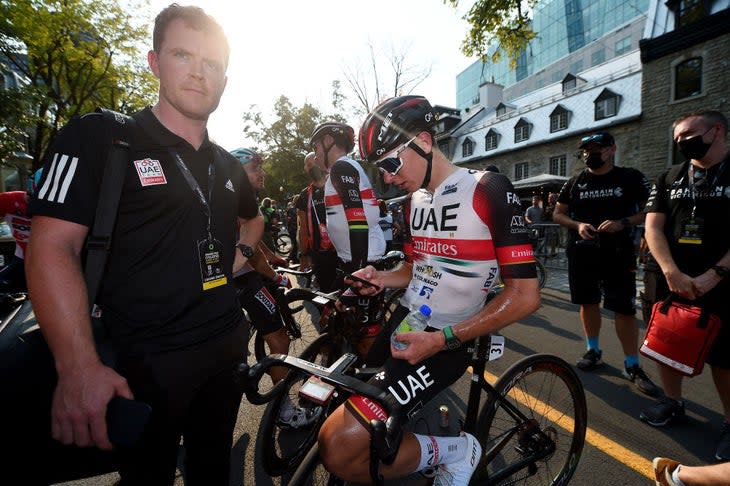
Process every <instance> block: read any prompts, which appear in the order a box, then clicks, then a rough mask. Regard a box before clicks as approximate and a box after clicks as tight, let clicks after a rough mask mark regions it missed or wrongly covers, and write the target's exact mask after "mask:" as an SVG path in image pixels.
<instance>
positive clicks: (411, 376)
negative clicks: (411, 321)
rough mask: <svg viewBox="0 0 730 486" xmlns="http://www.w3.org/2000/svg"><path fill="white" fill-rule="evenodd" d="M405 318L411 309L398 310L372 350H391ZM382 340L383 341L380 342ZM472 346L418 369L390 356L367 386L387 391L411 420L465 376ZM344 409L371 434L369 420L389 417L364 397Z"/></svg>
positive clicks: (403, 415)
mask: <svg viewBox="0 0 730 486" xmlns="http://www.w3.org/2000/svg"><path fill="white" fill-rule="evenodd" d="M406 315H408V309H407V308H406V307H403V306H399V307H398V309H397V310H396V311H395V312H394V313H393V316H392V318H391V319H390V321H389V322H388V323H387V325H386V326H384V329H383V332H382V333H381V334H380V336H379V339H378V340H377V341H376V343H374V344H373V347H375V346H386V345H387V346H390V334H391V332H392V330H393V329H394V328H395V325H396V323H399V322H400V321H401V320H402V319H403V318H405V316H406ZM428 330H430V331H433V332H441V331H440V330H438V329H432V328H427V331H428ZM381 337H383V339H380V338H381ZM470 344H471V343H464V344H463V345H462V346H461V347H459V348H458V349H454V350H445V351H441V352H439V353H436V354H435V355H433V356H431V357H430V358H428V359H426V360H425V361H421V362H420V363H418V364H415V365H411V364H409V363H408V362H407V361H404V360H402V359H395V358H393V357H392V356H390V353H388V357H387V359H386V360H385V363H384V364H383V366H382V367H381V368H380V370H379V371H378V373H376V374H375V375H374V376H373V377H372V378H371V379H370V380H369V381H368V383H369V384H371V385H373V386H375V387H376V388H379V389H381V390H384V391H387V392H388V401H389V402H391V403H392V404H398V405H400V407H401V408H400V409H399V410H400V412H401V414H400V415H401V418H403V419H407V418H410V417H412V416H413V414H415V413H416V412H418V411H419V410H420V409H421V408H422V407H423V406H424V405H425V404H426V403H428V402H429V401H430V400H431V399H433V398H434V397H435V396H436V395H438V393H439V392H441V391H442V390H445V389H446V388H448V387H449V386H451V385H452V384H453V383H454V382H456V380H458V379H459V378H460V377H461V376H462V375H463V374H464V373H465V372H466V368H467V366H468V365H469V361H470V359H471V353H470V352H469V349H468V348H469V347H470ZM371 354H372V350H371ZM345 408H346V409H347V410H348V411H349V412H350V413H352V415H353V416H354V417H355V418H357V419H358V421H360V423H362V424H363V426H364V427H365V428H366V429H368V430H370V420H372V419H378V420H384V419H386V418H387V417H388V414H387V413H386V412H385V409H384V408H383V407H382V406H381V405H380V404H379V403H376V402H374V401H372V400H370V399H368V398H366V397H363V396H361V395H353V396H351V397H350V398H349V399H348V400H347V402H345Z"/></svg>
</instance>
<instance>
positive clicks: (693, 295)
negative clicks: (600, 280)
mask: <svg viewBox="0 0 730 486" xmlns="http://www.w3.org/2000/svg"><path fill="white" fill-rule="evenodd" d="M727 130H728V121H727V118H726V117H725V116H724V115H723V114H722V113H720V112H718V111H712V110H705V111H699V112H694V113H690V114H688V115H685V116H683V117H681V118H679V119H678V120H677V121H676V122H675V123H674V141H675V142H676V143H677V145H678V148H679V151H680V152H681V153H682V154H683V155H684V156H685V158H686V159H687V160H689V162H685V163H684V164H681V165H680V166H675V167H673V168H671V169H669V170H668V171H666V172H665V173H664V174H662V175H661V176H659V178H658V179H657V181H656V183H655V185H654V187H653V188H652V191H651V195H650V197H649V201H648V203H647V206H646V213H647V214H646V233H645V236H646V242H647V244H648V245H649V250H650V255H649V256H648V258H650V259H651V260H652V261H655V262H656V263H658V266H659V267H660V269H661V272H652V273H649V272H647V278H651V277H653V278H654V280H655V282H654V283H655V287H656V293H655V294H654V295H649V296H648V297H649V299H650V302H656V301H658V300H663V299H664V298H665V297H666V296H667V295H669V292H670V291H671V292H672V293H673V294H676V295H678V296H679V297H680V298H682V299H688V300H691V301H696V302H697V304H698V305H700V306H702V307H703V308H704V309H706V310H708V311H709V312H712V313H714V314H716V315H717V316H718V317H720V319H721V320H722V328H721V329H720V333H719V335H718V336H717V338H716V339H715V342H714V344H713V346H712V348H711V349H710V353H709V355H708V357H707V362H708V363H709V364H710V365H711V366H712V377H713V379H714V382H715V387H716V388H717V392H718V394H719V396H720V401H721V402H722V406H723V412H724V416H725V423H724V424H723V427H722V433H721V436H720V441H719V443H718V446H717V451H716V453H715V459H717V460H718V461H728V460H730V353H728V350H730V302H729V301H728V296H730V232H729V231H728V222H730V169H729V168H728V166H729V165H730V151H728V147H727V143H726V137H727ZM649 288H654V286H653V285H651V286H650V285H647V289H649ZM659 373H660V376H661V380H662V385H663V386H664V392H665V394H666V396H665V397H662V399H660V400H659V401H658V402H657V403H655V404H654V405H653V406H651V407H649V408H647V409H646V410H644V411H642V412H641V415H640V417H641V419H642V420H644V421H646V422H648V423H649V424H651V425H653V426H656V427H659V426H663V425H667V424H669V423H671V422H674V421H678V420H681V419H683V418H684V417H685V414H684V402H683V401H682V375H680V374H679V373H677V372H675V371H674V370H672V369H671V368H669V367H667V366H663V365H659Z"/></svg>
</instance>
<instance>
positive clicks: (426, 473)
mask: <svg viewBox="0 0 730 486" xmlns="http://www.w3.org/2000/svg"><path fill="white" fill-rule="evenodd" d="M438 470H439V467H438V466H434V467H427V468H426V469H421V470H420V471H418V472H419V474H420V475H421V476H423V477H424V478H426V479H433V478H435V477H436V474H437V473H438Z"/></svg>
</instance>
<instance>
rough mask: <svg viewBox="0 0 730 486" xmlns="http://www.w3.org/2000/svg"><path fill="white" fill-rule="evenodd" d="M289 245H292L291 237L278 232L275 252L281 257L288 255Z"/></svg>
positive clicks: (289, 251)
mask: <svg viewBox="0 0 730 486" xmlns="http://www.w3.org/2000/svg"><path fill="white" fill-rule="evenodd" d="M291 247H292V243H291V238H290V237H289V235H282V234H279V235H278V236H277V237H276V252H277V253H278V254H279V255H281V256H283V257H288V256H289V253H291Z"/></svg>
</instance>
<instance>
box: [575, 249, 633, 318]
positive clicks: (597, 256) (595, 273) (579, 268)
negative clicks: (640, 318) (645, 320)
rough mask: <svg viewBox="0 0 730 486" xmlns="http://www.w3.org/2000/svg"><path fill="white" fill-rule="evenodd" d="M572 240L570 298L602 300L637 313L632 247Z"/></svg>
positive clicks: (581, 301)
mask: <svg viewBox="0 0 730 486" xmlns="http://www.w3.org/2000/svg"><path fill="white" fill-rule="evenodd" d="M605 246H606V245H604V246H601V247H595V246H590V245H589V246H581V245H575V244H571V245H569V246H568V247H567V248H566V254H567V256H568V283H569V284H570V301H571V302H572V303H574V304H579V305H582V304H600V303H601V297H603V307H604V308H606V309H607V310H610V311H613V312H617V313H619V314H628V315H634V314H636V308H635V307H634V303H635V301H636V255H635V254H634V251H633V248H632V247H608V248H606V247H605Z"/></svg>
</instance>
